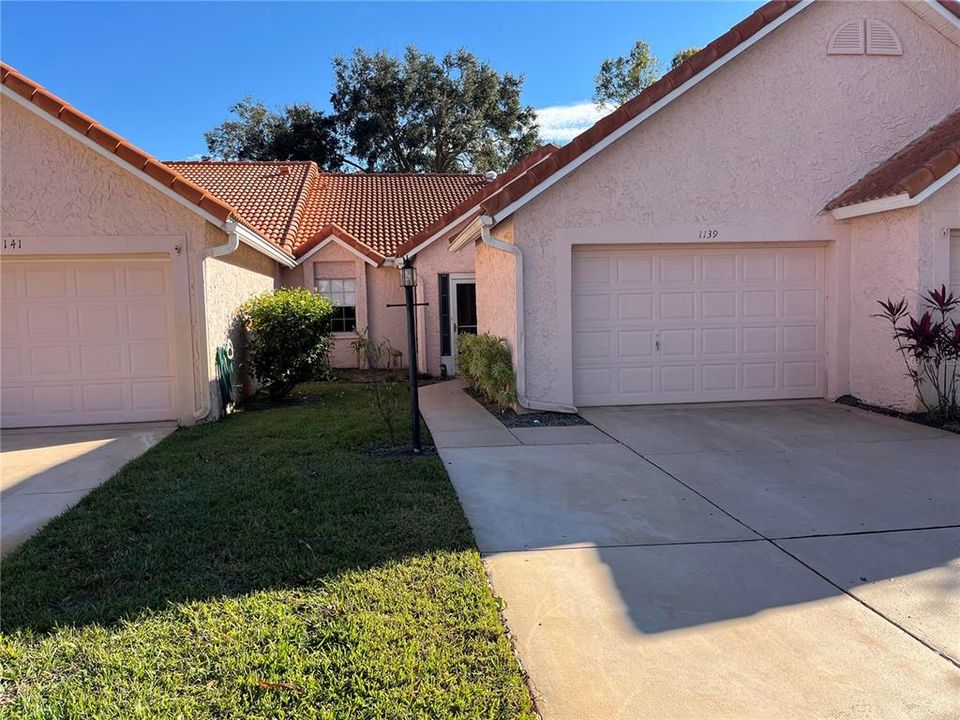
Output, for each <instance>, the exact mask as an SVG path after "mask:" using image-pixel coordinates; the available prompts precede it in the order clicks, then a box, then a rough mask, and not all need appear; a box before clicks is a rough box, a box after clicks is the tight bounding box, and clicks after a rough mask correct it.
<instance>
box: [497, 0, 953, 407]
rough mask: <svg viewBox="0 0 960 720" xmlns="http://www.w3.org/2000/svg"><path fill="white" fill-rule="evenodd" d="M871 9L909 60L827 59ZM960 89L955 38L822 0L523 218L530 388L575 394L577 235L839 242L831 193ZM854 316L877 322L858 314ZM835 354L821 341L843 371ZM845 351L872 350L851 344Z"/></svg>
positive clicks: (592, 238) (545, 393)
mask: <svg viewBox="0 0 960 720" xmlns="http://www.w3.org/2000/svg"><path fill="white" fill-rule="evenodd" d="M865 16H870V17H875V18H879V19H881V20H884V21H886V22H887V23H888V24H890V25H891V26H892V27H893V28H894V30H895V31H896V32H897V33H898V35H899V37H900V39H901V41H902V43H903V56H902V57H877V56H827V54H826V47H827V43H828V40H829V38H830V35H831V33H832V32H833V31H834V30H835V29H836V28H837V27H838V26H839V25H840V24H841V23H842V22H844V21H845V20H848V19H852V18H857V17H865ZM908 97H909V111H905V110H904V104H903V103H904V101H905V100H904V99H905V98H908ZM958 97H960V48H958V47H957V46H956V45H954V44H952V43H951V42H949V41H948V40H947V39H946V38H944V37H943V36H942V35H940V34H939V33H938V32H937V31H935V30H934V29H933V28H931V27H930V26H929V25H927V24H926V23H925V22H923V21H922V20H920V19H919V18H918V17H917V16H916V15H914V14H913V13H912V12H910V11H909V10H908V9H907V8H905V7H903V6H902V5H901V3H894V2H885V3H862V2H861V3H856V2H843V3H839V2H838V3H833V2H821V3H815V4H814V5H812V6H810V7H809V8H807V9H806V10H804V11H803V12H801V13H800V14H799V15H798V16H796V17H795V18H793V19H792V20H790V21H788V22H787V23H786V24H785V25H783V26H782V27H780V28H779V29H777V30H775V31H774V32H773V33H772V34H771V35H769V36H768V37H766V38H765V39H763V40H761V41H760V42H759V43H758V44H757V45H755V46H753V47H752V48H750V49H748V50H747V51H746V52H744V53H743V54H741V55H740V56H739V57H737V58H735V59H733V60H731V61H730V62H729V63H728V64H727V65H726V66H724V67H723V68H721V69H720V70H719V71H717V72H716V73H714V74H713V75H711V76H710V77H708V78H706V79H705V80H703V81H702V82H701V83H700V84H699V85H698V86H696V87H694V88H693V89H692V90H690V91H689V92H687V93H686V94H685V95H684V96H682V97H681V98H679V99H678V100H676V101H675V102H673V103H672V104H670V105H668V106H667V107H666V108H665V109H663V110H661V111H660V112H658V113H656V114H655V115H653V116H651V117H650V118H649V119H648V120H646V121H645V122H644V123H643V124H642V125H641V126H640V127H639V128H638V129H636V130H634V131H633V132H631V133H629V134H628V135H627V136H625V137H624V138H622V139H621V140H619V141H618V142H616V143H614V144H613V145H611V146H610V147H609V148H607V149H606V150H604V151H602V152H601V153H600V154H599V155H597V156H596V157H594V158H593V159H592V160H591V161H589V162H587V163H586V164H584V165H583V166H581V167H580V168H579V169H577V170H576V171H574V172H573V173H572V174H571V175H569V176H568V177H566V178H565V179H563V180H561V181H560V182H558V183H557V184H556V185H554V186H553V187H552V188H551V189H550V190H549V191H547V192H546V193H544V194H542V195H541V196H539V197H538V198H537V199H536V200H534V201H533V202H531V203H530V204H528V205H527V206H525V207H524V208H522V209H521V210H520V211H519V212H518V213H517V214H516V215H515V216H514V220H515V225H516V227H515V232H516V242H517V244H518V245H519V246H520V247H521V248H522V249H523V251H524V255H525V277H524V294H525V303H526V308H527V312H526V324H525V325H526V365H527V394H528V396H529V397H531V398H532V399H534V400H545V401H553V402H562V403H567V402H570V401H572V377H571V373H570V357H569V353H570V342H569V309H568V306H569V298H565V292H564V283H567V285H568V284H569V276H570V248H571V246H572V245H573V244H577V243H600V242H608V243H609V242H617V243H628V242H650V243H656V242H697V240H698V230H700V229H702V228H704V227H707V228H718V229H719V231H720V232H719V237H718V241H726V242H741V241H745V240H763V239H766V240H768V241H792V242H796V241H804V240H820V241H826V242H828V243H836V242H840V241H842V239H843V238H844V237H846V236H847V234H848V229H847V228H846V227H838V226H837V225H836V224H835V223H834V221H833V220H832V218H831V217H830V216H829V215H825V214H822V213H821V210H822V208H823V206H824V205H825V204H826V202H827V201H828V200H830V199H831V198H832V197H834V196H836V195H837V194H839V193H840V192H841V191H842V190H843V189H845V188H846V187H847V186H849V185H850V184H851V183H853V182H854V181H855V180H857V179H858V178H860V177H861V176H862V175H863V174H864V173H866V172H867V171H868V170H869V169H870V168H871V167H873V166H874V165H876V164H877V163H878V162H880V161H881V160H883V159H885V158H886V157H888V156H890V155H891V154H892V153H893V152H895V151H896V150H898V149H899V148H900V147H902V146H903V145H905V144H906V143H907V142H908V141H909V140H911V139H912V138H913V137H915V136H917V135H918V134H920V133H921V132H923V131H925V130H926V129H928V128H929V127H930V126H932V125H933V124H934V123H936V122H937V121H939V120H941V119H942V118H943V117H944V116H945V115H947V113H948V112H950V111H952V110H953V109H955V105H956V99H957V98H958ZM900 235H901V241H902V242H905V243H915V241H916V238H915V236H914V237H913V238H911V237H909V236H908V235H906V234H904V233H900ZM902 252H903V253H906V254H907V255H910V254H911V253H913V254H915V253H916V249H914V250H912V251H910V250H903V251H902ZM899 254H901V251H900V250H898V252H897V255H899ZM835 256H836V253H834V252H833V251H832V250H831V251H830V252H829V253H828V257H835ZM853 267H854V268H856V267H857V265H856V262H854V263H853ZM914 267H916V266H915V264H914ZM828 272H836V269H835V268H834V269H832V270H828ZM914 272H915V271H914ZM845 282H849V280H846V281H845ZM865 292H866V291H865V289H863V288H861V290H860V294H861V295H864V294H865ZM566 294H567V295H568V294H569V293H568V292H567V293H566ZM564 302H566V303H567V305H566V306H565V305H564ZM834 314H835V315H836V313H834ZM828 315H829V311H828ZM851 322H854V323H862V322H872V321H870V320H866V321H864V320H863V319H862V318H861V317H860V316H858V315H857V314H856V313H852V314H851ZM840 334H842V333H837V332H832V333H831V332H828V340H829V338H830V337H833V338H834V339H836V337H837V336H838V335H840ZM840 351H841V348H839V347H837V346H836V345H834V346H833V347H829V346H828V348H827V352H828V365H829V363H830V362H833V363H834V368H833V369H834V374H836V372H837V367H838V366H837V364H836V363H837V362H838V358H837V354H838V352H840ZM842 352H846V351H845V350H843V351H842ZM849 352H850V353H851V354H857V353H862V352H865V351H864V350H863V349H861V348H859V347H858V346H857V344H856V343H851V347H850V350H849ZM829 372H830V370H829V367H828V373H829ZM837 391H841V392H842V389H840V388H837Z"/></svg>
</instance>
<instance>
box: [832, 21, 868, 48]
mask: <svg viewBox="0 0 960 720" xmlns="http://www.w3.org/2000/svg"><path fill="white" fill-rule="evenodd" d="M864 52H866V41H865V39H864V22H863V20H850V21H848V22H845V23H844V24H843V25H841V26H840V27H838V28H837V29H836V30H834V31H833V35H832V36H830V44H829V45H827V55H863V53H864Z"/></svg>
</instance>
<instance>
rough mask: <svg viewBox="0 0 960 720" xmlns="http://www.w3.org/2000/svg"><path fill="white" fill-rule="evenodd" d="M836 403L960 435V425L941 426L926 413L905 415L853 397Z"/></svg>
mask: <svg viewBox="0 0 960 720" xmlns="http://www.w3.org/2000/svg"><path fill="white" fill-rule="evenodd" d="M836 401H837V402H838V403H840V404H841V405H849V406H850V407H855V408H860V409H861V410H867V411H869V412H873V413H877V414H878V415H887V416H889V417H895V418H899V419H900V420H906V421H907V422H912V423H917V424H918V425H926V426H927V427H932V428H937V429H938V430H946V431H947V432H952V433H958V434H960V423H958V422H949V423H946V424H940V423H937V422H934V421H933V420H931V419H930V418H929V417H928V416H927V414H926V413H905V412H901V411H899V410H893V409H891V408H885V407H880V406H879V405H870V404H868V403H865V402H862V401H861V400H860V399H859V398H856V397H854V396H853V395H842V396H840V397H838V398H837V400H836Z"/></svg>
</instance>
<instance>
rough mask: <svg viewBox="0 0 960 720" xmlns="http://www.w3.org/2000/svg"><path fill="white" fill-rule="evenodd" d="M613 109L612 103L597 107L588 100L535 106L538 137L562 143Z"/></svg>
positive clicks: (571, 138) (568, 140)
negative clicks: (568, 103) (567, 103)
mask: <svg viewBox="0 0 960 720" xmlns="http://www.w3.org/2000/svg"><path fill="white" fill-rule="evenodd" d="M615 109H616V107H615V106H613V105H611V106H604V107H603V108H597V106H596V105H595V104H594V103H592V102H588V101H583V102H578V103H572V104H570V105H551V106H550V107H545V108H537V110H536V113H537V121H538V122H539V123H540V137H542V138H543V139H544V140H545V141H547V142H552V143H557V144H561V145H562V144H563V143H567V142H570V141H571V140H573V138H575V137H576V136H577V135H579V134H580V133H582V132H583V131H584V130H586V129H587V128H588V127H590V126H591V125H593V124H594V123H595V122H596V121H597V120H599V119H600V118H602V117H603V116H604V115H608V114H610V113H611V112H613V110H615Z"/></svg>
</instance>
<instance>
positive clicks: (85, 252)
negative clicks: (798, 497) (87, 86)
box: [0, 66, 500, 427]
mask: <svg viewBox="0 0 960 720" xmlns="http://www.w3.org/2000/svg"><path fill="white" fill-rule="evenodd" d="M2 114H3V133H2V136H0V164H2V188H0V189H2V215H3V224H2V243H3V255H2V264H0V270H2V290H3V307H2V352H3V357H2V363H0V372H2V385H0V390H2V398H0V411H2V419H3V425H4V426H5V427H27V426H41V425H67V424H84V423H108V422H121V421H148V420H168V419H175V420H178V421H179V422H180V423H182V424H190V423H193V422H196V421H198V420H203V419H206V418H208V417H213V416H215V415H216V414H217V412H218V410H219V406H220V395H219V390H218V388H217V382H216V377H217V376H216V369H215V365H214V357H215V352H216V349H217V348H218V347H220V346H222V345H224V344H225V343H226V342H227V340H228V339H231V337H232V336H234V334H235V325H234V317H235V311H236V309H237V308H238V307H239V305H240V304H241V303H243V302H244V301H245V300H246V299H248V298H249V297H251V296H253V295H255V294H257V293H260V292H263V291H266V290H270V289H273V288H275V287H279V286H296V285H301V286H304V287H308V288H316V289H317V290H318V291H319V292H321V293H323V294H325V295H328V296H329V297H331V298H332V299H333V300H334V301H335V302H336V303H337V305H338V306H339V310H338V317H337V318H336V321H335V323H336V330H337V331H338V332H337V337H336V343H335V349H334V353H333V360H334V364H335V365H336V366H338V367H354V366H356V362H357V359H356V356H355V354H354V353H353V351H352V350H351V348H350V341H351V340H352V339H353V337H354V330H355V329H360V330H366V331H367V332H368V333H369V335H370V336H371V337H372V338H374V339H376V340H378V341H382V340H386V341H388V342H389V343H390V344H391V345H392V346H393V347H394V348H396V349H398V350H400V351H401V352H402V353H403V355H404V358H403V362H404V363H405V362H406V357H405V356H406V325H405V315H404V311H403V310H402V308H396V307H393V308H391V307H388V305H390V304H394V303H401V302H402V301H403V291H402V288H401V287H400V284H399V272H398V269H397V264H398V261H397V257H398V253H397V248H398V247H399V246H400V245H401V244H403V243H404V242H406V241H407V240H409V239H411V238H413V237H415V236H416V237H418V238H419V240H418V243H417V247H416V248H415V249H413V250H412V251H408V252H405V255H406V256H409V257H411V258H415V261H416V265H417V268H418V270H419V287H418V298H419V299H420V300H421V301H422V302H426V303H428V305H426V306H422V307H420V308H419V309H418V313H419V317H418V325H419V327H418V343H419V348H418V349H419V358H420V370H421V371H422V372H425V373H429V374H433V375H439V374H442V373H444V372H448V373H453V372H454V371H455V367H454V365H455V360H454V359H455V355H456V337H457V333H458V332H469V331H475V326H476V304H475V292H474V283H473V253H472V249H467V251H466V252H464V253H458V254H451V253H449V252H447V242H446V241H443V242H436V241H438V240H445V239H446V238H448V236H449V235H450V234H451V231H452V230H453V228H451V231H447V230H443V231H441V232H437V233H431V234H430V235H429V236H425V237H424V236H420V235H419V234H418V233H419V231H421V230H422V229H423V228H425V227H426V226H428V225H430V224H431V223H434V222H435V221H437V220H438V219H440V218H443V217H445V216H446V213H447V212H448V211H449V210H450V209H451V208H454V207H456V206H457V205H459V204H460V203H462V202H464V201H466V200H469V199H470V198H471V197H473V196H475V195H478V196H479V194H480V193H481V191H483V190H484V189H485V188H487V187H488V186H489V187H494V186H498V185H499V184H500V183H499V182H498V181H497V180H495V179H494V178H489V177H485V176H478V175H407V174H403V175H362V174H332V173H321V172H319V171H318V170H317V167H316V165H315V164H314V163H310V162H276V163H244V162H238V163H221V162H160V161H158V160H156V159H155V158H153V157H151V156H150V155H149V154H147V153H146V152H144V151H142V150H140V149H139V148H136V147H134V146H133V145H131V144H130V143H129V142H127V141H125V140H124V139H123V138H121V137H119V136H117V135H116V134H115V133H113V132H111V131H110V130H108V129H107V128H105V127H103V126H102V125H100V124H98V123H97V122H95V121H94V120H93V119H91V118H89V117H87V116H86V115H84V114H83V113H81V112H80V111H79V110H77V109H76V108H74V107H72V106H71V105H70V104H69V103H67V102H65V101H63V100H61V99H59V98H57V97H56V96H54V95H52V94H51V93H50V92H48V91H47V90H45V89H44V88H42V87H40V86H39V85H38V84H37V83H35V82H33V81H32V80H30V79H29V78H27V77H25V76H24V75H22V74H20V73H18V72H16V71H15V70H13V69H12V68H9V67H7V66H3V68H2Z"/></svg>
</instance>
